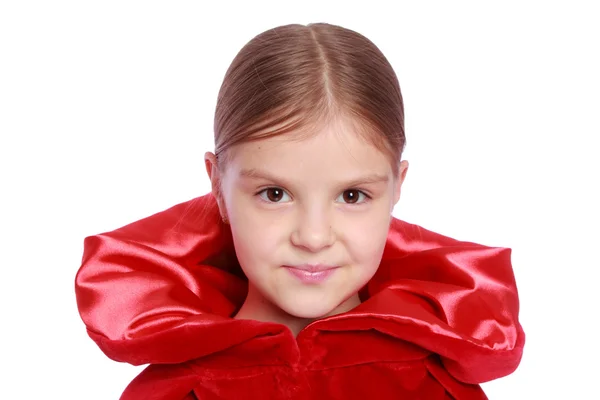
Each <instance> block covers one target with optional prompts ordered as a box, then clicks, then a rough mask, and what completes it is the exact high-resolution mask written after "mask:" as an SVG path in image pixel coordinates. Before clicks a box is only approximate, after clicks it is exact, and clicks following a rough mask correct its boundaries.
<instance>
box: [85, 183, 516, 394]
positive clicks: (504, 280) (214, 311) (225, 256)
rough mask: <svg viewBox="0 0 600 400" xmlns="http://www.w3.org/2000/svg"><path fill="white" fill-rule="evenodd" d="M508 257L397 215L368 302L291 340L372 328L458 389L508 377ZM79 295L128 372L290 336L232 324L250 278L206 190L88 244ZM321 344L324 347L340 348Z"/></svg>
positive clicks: (98, 335)
mask: <svg viewBox="0 0 600 400" xmlns="http://www.w3.org/2000/svg"><path fill="white" fill-rule="evenodd" d="M510 254H511V251H510V249H508V248H493V247H486V246H482V245H479V244H476V243H469V242H461V241H457V240H455V239H452V238H448V237H445V236H442V235H439V234H437V233H434V232H431V231H428V230H425V229H423V228H421V227H419V226H417V225H413V224H409V223H406V222H404V221H401V220H398V219H394V220H393V223H392V225H391V229H390V233H389V235H388V240H387V244H386V248H385V251H384V255H383V259H382V262H381V266H380V268H379V270H378V272H377V274H376V275H375V277H374V278H373V279H372V280H371V281H370V282H369V284H368V285H367V286H366V287H365V288H364V289H363V290H362V291H361V299H362V300H363V303H362V304H361V305H360V306H358V307H357V308H355V309H354V310H352V311H350V312H348V313H344V314H340V315H337V316H333V317H329V318H326V319H323V320H320V321H317V322H314V323H312V324H311V325H309V326H308V327H307V328H305V329H304V330H303V331H302V332H301V333H300V334H299V335H298V338H297V340H298V343H300V342H301V341H308V340H312V339H314V337H315V335H317V333H318V332H325V331H337V332H341V331H344V332H357V331H362V330H368V329H376V330H378V331H379V332H381V333H382V334H384V335H387V336H388V337H389V338H390V339H391V340H395V341H397V342H398V343H406V342H409V343H412V344H416V345H418V346H419V347H421V348H423V349H425V350H427V351H430V352H433V353H437V354H439V355H440V358H441V360H442V362H443V365H444V366H445V368H446V370H447V371H448V372H449V373H450V374H451V375H452V376H453V377H454V378H456V379H458V380H459V381H462V382H465V383H481V382H485V381H488V380H491V379H495V378H498V377H501V376H504V375H507V374H509V373H511V372H512V371H514V369H515V368H516V367H517V366H518V364H519V362H520V360H521V355H522V351H523V345H524V341H525V336H524V333H523V330H522V328H521V326H520V324H519V322H518V312H519V301H518V295H517V288H516V285H515V280H514V276H513V272H512V267H511V261H510ZM75 290H76V296H77V304H78V308H79V312H80V315H81V317H82V319H83V321H84V323H85V325H86V326H87V330H88V333H89V335H90V337H91V338H92V339H93V340H94V341H95V342H96V343H97V344H98V346H100V348H101V349H102V351H104V353H105V354H106V355H107V356H108V357H110V358H112V359H114V360H116V361H123V362H128V363H131V364H134V365H141V364H147V363H152V364H162V363H181V362H184V361H188V360H192V359H197V358H200V357H205V356H207V355H210V354H214V353H216V352H219V351H222V350H226V349H230V348H232V347H234V346H236V345H239V344H242V343H244V342H247V341H248V340H250V339H252V338H256V337H267V336H268V337H277V336H279V337H280V338H281V337H287V336H289V335H291V332H290V331H289V330H288V329H287V328H285V327H284V326H283V325H279V324H275V323H262V322H254V321H242V320H234V319H231V318H230V316H231V315H232V313H234V312H235V310H236V309H237V308H238V307H239V306H240V305H241V303H242V301H243V300H244V296H245V292H246V281H245V279H244V277H243V274H241V270H240V268H239V265H238V263H237V260H236V258H235V253H234V251H233V244H232V239H231V232H230V231H229V227H228V226H227V225H224V224H222V223H221V220H220V215H219V212H218V209H217V206H216V202H215V201H214V198H213V196H212V195H210V194H209V195H205V196H202V197H199V198H196V199H193V200H191V201H188V202H185V203H182V204H179V205H176V206H174V207H172V208H170V209H168V210H165V211H163V212H160V213H157V214H155V215H152V216H150V217H148V218H145V219H142V220H140V221H137V222H134V223H132V224H129V225H127V226H124V227H122V228H120V229H117V230H115V231H112V232H108V233H103V234H99V235H95V236H91V237H87V238H86V239H85V242H84V255H83V260H82V265H81V268H80V270H79V272H78V273H77V277H76V282H75ZM333 337H336V339H335V340H337V341H339V340H340V339H339V335H338V336H335V335H334V336H333ZM327 338H328V336H327V335H322V338H320V339H319V340H320V341H321V343H325V344H326V345H327V346H330V347H335V346H336V343H334V342H331V343H327V340H328V339H327ZM386 351H389V349H387V350H386ZM386 354H387V353H386ZM377 356H381V355H380V354H379V355H378V354H377V352H376V351H372V352H370V353H369V354H368V355H367V354H365V355H364V357H366V358H368V357H377ZM340 357H342V356H340Z"/></svg>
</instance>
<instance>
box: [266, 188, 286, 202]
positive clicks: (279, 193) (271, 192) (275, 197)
mask: <svg viewBox="0 0 600 400" xmlns="http://www.w3.org/2000/svg"><path fill="white" fill-rule="evenodd" d="M267 198H268V199H269V200H270V201H272V202H274V203H277V202H278V201H280V200H281V199H282V198H283V190H281V189H278V188H270V189H267Z"/></svg>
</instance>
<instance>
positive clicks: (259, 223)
mask: <svg viewBox="0 0 600 400" xmlns="http://www.w3.org/2000/svg"><path fill="white" fill-rule="evenodd" d="M282 225H283V224H277V223H274V221H273V219H272V218H268V219H267V220H264V218H261V216H260V215H259V214H257V213H255V212H254V213H251V212H243V210H241V209H239V208H232V210H231V212H230V227H231V233H232V236H233V242H234V246H235V252H236V255H237V258H238V261H239V263H240V266H241V267H242V269H243V270H244V272H245V273H246V275H247V276H248V277H250V276H253V275H255V274H257V273H261V271H265V270H266V269H267V268H268V267H269V266H272V264H273V263H274V262H275V261H277V256H278V254H279V252H280V249H281V247H282V242H283V241H284V239H285V235H284V234H283V232H282V231H281V229H282Z"/></svg>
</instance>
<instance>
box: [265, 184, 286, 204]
mask: <svg viewBox="0 0 600 400" xmlns="http://www.w3.org/2000/svg"><path fill="white" fill-rule="evenodd" d="M257 194H258V195H259V196H260V197H261V198H262V199H263V200H264V201H266V202H268V203H286V202H288V201H290V196H289V195H288V194H287V193H286V192H285V190H283V189H281V188H278V187H271V188H266V189H264V190H261V191H260V192H258V193H257ZM286 196H287V198H286ZM282 199H285V200H284V201H282Z"/></svg>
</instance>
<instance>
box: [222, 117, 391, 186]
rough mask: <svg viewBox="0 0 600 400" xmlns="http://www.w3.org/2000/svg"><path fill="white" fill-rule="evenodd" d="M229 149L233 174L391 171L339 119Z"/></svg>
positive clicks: (376, 152) (386, 162) (325, 174)
mask: <svg viewBox="0 0 600 400" xmlns="http://www.w3.org/2000/svg"><path fill="white" fill-rule="evenodd" d="M231 150H232V153H231V160H230V162H229V163H228V167H230V168H231V169H232V171H231V172H237V173H240V172H241V171H243V170H247V169H261V170H263V169H266V170H269V171H270V172H275V173H278V174H285V175H286V176H288V177H294V175H298V176H301V175H303V174H306V173H309V174H312V175H314V177H315V178H318V177H328V176H333V175H335V176H336V177H343V176H344V175H348V176H349V177H355V176H357V175H358V174H361V173H377V174H385V175H387V174H391V172H392V169H391V165H390V163H389V159H388V157H386V155H385V154H384V153H383V152H382V151H381V150H380V149H378V148H376V147H375V146H374V145H373V144H371V143H369V142H368V141H366V140H365V139H364V137H363V136H361V135H360V134H359V133H358V132H356V131H355V129H354V128H353V127H352V125H351V124H348V123H344V122H343V121H338V122H336V123H331V124H328V125H327V126H323V127H321V128H319V129H317V130H315V131H313V132H310V134H306V133H304V134H298V135H294V133H293V132H292V133H287V134H282V135H278V136H274V137H270V138H264V139H260V140H256V141H249V142H245V143H241V144H239V145H237V146H235V147H234V148H232V149H231ZM228 169H229V168H228Z"/></svg>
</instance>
